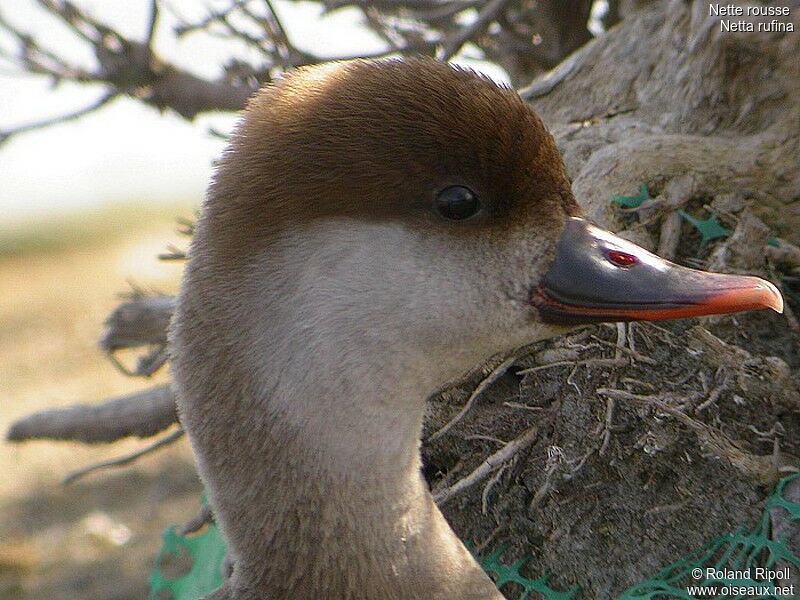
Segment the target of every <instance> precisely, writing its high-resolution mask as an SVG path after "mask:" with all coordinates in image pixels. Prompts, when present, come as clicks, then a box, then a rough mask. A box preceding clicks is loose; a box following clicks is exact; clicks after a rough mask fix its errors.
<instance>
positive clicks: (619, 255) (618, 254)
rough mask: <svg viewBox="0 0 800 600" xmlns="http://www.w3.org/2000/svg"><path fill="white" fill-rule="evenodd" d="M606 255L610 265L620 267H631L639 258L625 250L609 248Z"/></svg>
mask: <svg viewBox="0 0 800 600" xmlns="http://www.w3.org/2000/svg"><path fill="white" fill-rule="evenodd" d="M606 256H607V258H608V260H609V262H610V263H611V264H612V265H616V266H618V267H622V268H628V267H632V266H633V265H636V264H638V263H639V259H638V258H636V257H635V256H634V255H633V254H628V253H627V252H622V251H621V250H609V251H608V254H607V255H606Z"/></svg>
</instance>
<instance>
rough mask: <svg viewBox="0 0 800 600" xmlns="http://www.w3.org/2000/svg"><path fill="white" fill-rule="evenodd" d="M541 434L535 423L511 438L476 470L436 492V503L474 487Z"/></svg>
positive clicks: (434, 497)
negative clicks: (514, 437)
mask: <svg viewBox="0 0 800 600" xmlns="http://www.w3.org/2000/svg"><path fill="white" fill-rule="evenodd" d="M538 435H539V426H538V425H534V426H533V427H530V428H529V429H527V430H525V432H524V433H523V434H522V435H520V436H519V437H518V438H516V439H514V440H511V441H510V442H508V443H507V444H506V445H505V446H503V447H502V448H500V450H498V451H497V452H495V453H494V454H492V455H491V456H489V457H488V458H486V460H484V461H483V462H482V463H481V464H480V465H479V466H478V468H476V469H475V470H474V471H472V472H471V473H470V474H469V475H467V476H466V477H463V478H461V479H459V480H458V481H456V482H455V483H454V484H453V485H451V486H449V487H447V488H445V489H443V490H440V491H438V492H436V493H435V494H434V496H433V499H434V500H435V501H436V504H438V505H442V504H444V503H445V502H447V501H448V500H450V499H451V498H453V497H454V496H457V495H458V494H460V493H461V492H463V491H465V490H467V489H468V488H470V487H472V486H473V485H475V484H476V483H478V482H480V481H483V480H484V479H486V477H488V476H489V474H491V473H492V471H494V470H495V469H497V468H499V467H500V466H502V464H503V463H504V462H506V461H507V460H510V459H511V458H513V457H514V456H515V455H516V454H517V453H518V452H519V451H520V450H524V449H525V448H527V447H528V446H530V445H531V444H532V443H533V442H534V441H535V440H536V438H537V437H538Z"/></svg>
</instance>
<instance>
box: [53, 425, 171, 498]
mask: <svg viewBox="0 0 800 600" xmlns="http://www.w3.org/2000/svg"><path fill="white" fill-rule="evenodd" d="M183 434H184V431H183V429H178V430H176V431H173V432H172V433H170V434H169V435H167V436H164V437H163V438H161V439H160V440H158V441H157V442H154V443H153V444H150V445H149V446H147V447H146V448H142V449H141V450H137V451H136V452H132V453H131V454H126V455H125V456H120V457H119V458H115V459H112V460H106V461H103V462H99V463H96V464H93V465H89V466H88V467H84V468H83V469H78V470H77V471H73V472H72V473H70V474H69V475H67V476H66V477H65V478H64V481H63V482H62V483H63V484H64V485H69V484H70V483H73V482H75V481H77V480H78V479H80V478H82V477H85V476H86V475H88V474H89V473H94V472H95V471H100V470H102V469H110V468H113V467H123V466H125V465H129V464H131V463H132V462H134V461H136V460H138V459H139V458H141V457H142V456H145V455H146V454H150V453H151V452H155V451H156V450H158V449H159V448H163V447H164V446H168V445H169V444H172V443H173V442H176V441H177V440H179V439H180V438H181V437H182V436H183Z"/></svg>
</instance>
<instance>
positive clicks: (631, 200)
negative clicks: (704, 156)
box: [611, 183, 652, 208]
mask: <svg viewBox="0 0 800 600" xmlns="http://www.w3.org/2000/svg"><path fill="white" fill-rule="evenodd" d="M647 200H652V198H651V197H650V192H649V190H648V189H647V184H646V183H642V184H640V185H639V193H638V194H636V195H635V196H622V195H620V194H614V195H613V196H611V201H612V202H615V203H617V204H619V205H620V206H621V207H622V208H639V207H640V206H641V205H642V204H643V203H644V202H645V201H647Z"/></svg>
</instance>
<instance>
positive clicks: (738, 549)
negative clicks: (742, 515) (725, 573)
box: [620, 475, 800, 600]
mask: <svg viewBox="0 0 800 600" xmlns="http://www.w3.org/2000/svg"><path fill="white" fill-rule="evenodd" d="M795 480H800V475H793V476H791V477H786V478H785V479H782V480H781V481H780V483H778V485H777V487H776V488H775V490H774V491H773V492H772V495H770V497H769V499H768V500H767V504H766V506H765V507H764V514H763V515H762V516H761V521H760V522H759V523H758V525H757V526H756V528H755V530H753V531H752V532H749V533H748V532H747V531H745V530H740V531H739V532H737V533H733V534H730V535H724V536H722V537H718V538H716V539H714V540H711V541H710V542H708V543H707V544H706V545H705V546H703V547H702V548H700V549H699V550H697V551H696V552H693V553H692V554H690V555H689V556H687V557H685V558H683V559H681V560H679V561H677V562H675V563H673V564H671V565H670V566H668V567H667V568H665V569H663V570H662V571H661V572H660V573H658V574H657V575H656V576H655V577H653V578H652V579H648V580H647V581H644V582H642V583H640V584H638V585H635V586H634V587H632V588H630V589H629V590H627V591H626V592H625V593H624V594H622V596H620V600H649V599H656V598H657V599H658V600H662V599H667V598H682V599H691V598H694V597H695V596H690V595H689V594H688V592H687V587H688V586H695V585H704V584H710V585H713V586H716V587H721V586H724V585H735V586H745V587H757V586H760V585H766V586H770V585H771V584H774V583H776V582H773V581H760V580H755V579H723V580H707V579H706V578H705V577H701V578H699V579H697V578H694V577H693V576H692V570H693V569H701V571H702V572H703V573H705V570H706V568H708V567H714V569H715V570H723V569H728V570H729V571H745V570H747V569H748V568H751V567H755V566H763V567H766V568H767V569H775V568H776V567H777V566H778V563H779V561H780V563H781V564H782V565H789V566H790V570H795V569H800V557H799V556H797V555H795V554H794V553H793V552H792V551H791V550H790V548H789V546H788V543H787V540H785V539H780V540H772V539H770V516H769V513H770V510H771V509H773V508H783V509H785V510H786V512H787V513H788V516H789V518H790V519H791V522H792V524H794V525H798V526H800V504H798V503H796V502H791V501H790V500H789V499H787V498H786V497H785V496H784V490H785V489H786V486H787V485H788V483H789V482H790V481H795ZM751 572H754V569H753V571H751ZM793 572H796V571H793ZM795 592H796V593H797V592H798V590H795ZM702 597H703V598H714V599H716V598H729V599H730V600H733V599H734V598H744V596H722V595H710V594H709V595H704V596H702ZM758 597H759V598H777V599H781V600H784V599H786V600H789V598H790V596H782V595H778V594H775V593H771V594H767V595H762V596H758Z"/></svg>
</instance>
